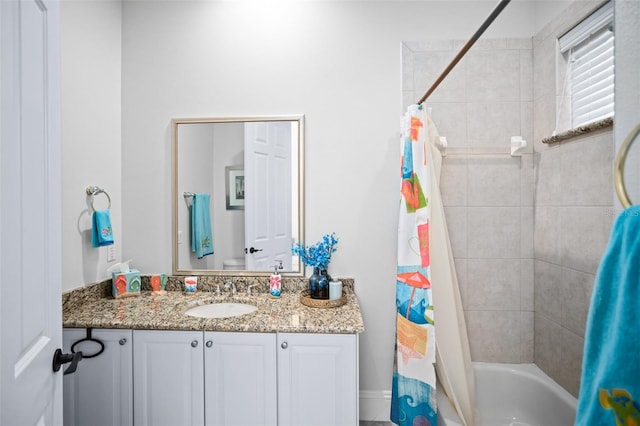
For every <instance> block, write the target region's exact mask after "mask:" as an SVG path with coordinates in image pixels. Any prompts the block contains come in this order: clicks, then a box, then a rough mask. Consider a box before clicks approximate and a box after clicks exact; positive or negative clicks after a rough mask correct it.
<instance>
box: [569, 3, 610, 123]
mask: <svg viewBox="0 0 640 426" xmlns="http://www.w3.org/2000/svg"><path fill="white" fill-rule="evenodd" d="M612 25H613V1H612V0H609V1H608V2H607V3H605V4H603V5H602V6H601V7H600V8H598V9H597V10H596V11H595V12H593V13H592V14H590V15H589V16H587V17H586V18H585V19H584V20H582V21H581V22H580V23H579V24H577V25H576V26H575V27H573V28H572V29H571V30H569V31H568V32H567V33H565V34H564V35H562V36H561V37H559V38H558V47H559V51H560V53H561V54H562V57H563V58H564V60H565V65H566V75H565V82H564V83H563V90H562V91H563V93H562V96H561V104H560V106H559V110H560V111H559V112H562V103H564V102H567V103H568V105H567V106H568V109H569V111H567V112H568V113H569V114H568V115H569V119H570V123H569V125H568V127H569V128H576V127H580V126H584V125H587V124H589V123H592V122H595V121H600V120H602V119H605V118H607V117H612V116H613V110H614V97H613V91H614V81H613V80H614V69H613V58H614V51H613V31H612ZM557 125H559V123H557ZM563 127H564V126H563Z"/></svg>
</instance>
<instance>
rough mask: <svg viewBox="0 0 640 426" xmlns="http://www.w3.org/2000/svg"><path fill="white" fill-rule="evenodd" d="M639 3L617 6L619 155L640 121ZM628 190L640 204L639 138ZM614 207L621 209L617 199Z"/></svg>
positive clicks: (623, 0)
mask: <svg viewBox="0 0 640 426" xmlns="http://www.w3.org/2000/svg"><path fill="white" fill-rule="evenodd" d="M639 19H640V3H638V2H637V1H631V0H616V2H615V31H616V32H615V35H616V38H615V49H616V58H615V67H616V76H615V79H616V80H615V91H616V92H615V100H616V106H615V108H616V111H615V113H616V118H615V126H614V132H615V146H616V153H617V152H618V150H619V149H620V145H622V142H623V141H624V139H625V138H626V137H627V134H628V133H629V132H630V131H631V129H633V128H634V127H635V126H636V125H637V124H638V122H639V121H640V113H639V111H640V96H639V94H640V69H639V68H638V64H640V49H638V40H640V27H638V20H639ZM624 178H625V187H626V188H627V192H628V194H629V198H630V199H631V201H632V202H633V203H634V204H638V203H640V137H639V138H638V139H636V141H635V142H634V144H633V145H632V147H631V150H630V151H629V155H628V157H627V161H626V163H625V176H624ZM614 205H615V206H616V207H617V209H618V210H621V209H622V206H621V204H620V201H619V200H618V197H617V196H615V200H614Z"/></svg>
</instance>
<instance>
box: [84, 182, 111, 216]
mask: <svg viewBox="0 0 640 426" xmlns="http://www.w3.org/2000/svg"><path fill="white" fill-rule="evenodd" d="M98 194H104V195H106V196H107V200H109V206H108V207H107V210H108V209H110V208H111V197H109V194H107V191H105V190H104V189H102V188H100V187H98V186H87V195H90V196H91V208H92V209H93V211H94V212H95V211H96V208H95V207H94V206H93V200H94V197H95V196H96V195H98Z"/></svg>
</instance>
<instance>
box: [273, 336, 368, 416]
mask: <svg viewBox="0 0 640 426" xmlns="http://www.w3.org/2000/svg"><path fill="white" fill-rule="evenodd" d="M278 424H279V425H281V426H285V425H286V426H302V425H334V426H338V425H356V424H358V335H356V334H303V333H278Z"/></svg>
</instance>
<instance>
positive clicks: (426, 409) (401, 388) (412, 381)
mask: <svg viewBox="0 0 640 426" xmlns="http://www.w3.org/2000/svg"><path fill="white" fill-rule="evenodd" d="M401 133H402V136H401V140H400V145H401V158H402V165H401V174H402V178H401V186H400V193H401V201H400V211H399V218H398V270H397V278H396V307H397V312H396V351H395V357H394V372H393V383H392V399H391V421H393V422H394V423H396V424H398V425H402V426H404V425H407V426H408V425H411V426H418V425H419V426H436V425H437V407H436V370H437V383H438V386H441V387H442V390H443V391H444V393H445V394H446V396H447V397H448V400H449V401H450V402H451V405H452V407H453V408H454V410H455V412H456V413H457V414H458V417H459V419H460V422H461V423H462V424H463V425H469V426H472V425H474V424H475V417H476V413H475V384H474V376H473V366H472V364H471V351H470V349H469V341H468V338H467V330H466V324H465V321H464V313H463V309H462V301H461V298H460V291H459V288H458V280H457V276H456V271H455V265H454V260H453V254H452V251H451V243H450V241H449V232H448V230H447V224H446V220H445V216H444V207H443V204H442V198H441V195H440V189H439V180H440V169H441V165H442V156H441V155H440V151H438V149H437V148H436V141H438V139H439V135H438V131H437V129H436V127H435V125H434V124H433V122H432V121H431V119H430V118H429V117H428V115H427V114H426V111H425V110H424V107H423V106H422V105H412V106H410V107H409V108H408V110H407V113H406V114H405V116H404V117H403V119H402V132H401ZM432 285H433V288H432ZM434 300H435V303H434ZM434 305H435V307H434ZM434 313H435V314H437V324H438V336H440V337H439V340H438V343H437V344H436V339H435V322H434V320H435V315H434Z"/></svg>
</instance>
